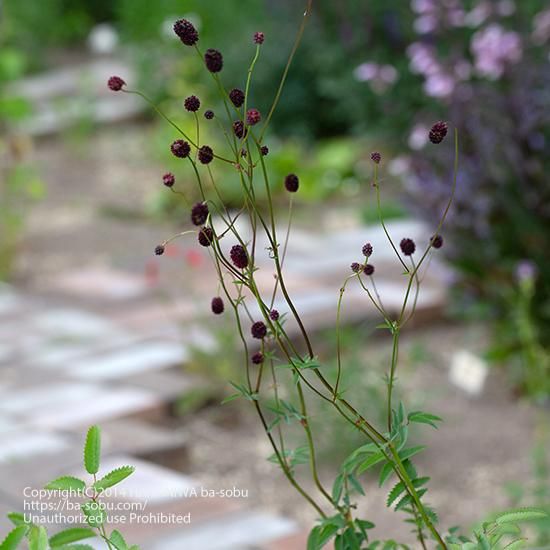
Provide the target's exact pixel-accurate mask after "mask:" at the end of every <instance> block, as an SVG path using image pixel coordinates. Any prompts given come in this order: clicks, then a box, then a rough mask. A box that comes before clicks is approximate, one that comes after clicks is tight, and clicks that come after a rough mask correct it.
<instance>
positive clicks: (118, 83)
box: [107, 76, 126, 92]
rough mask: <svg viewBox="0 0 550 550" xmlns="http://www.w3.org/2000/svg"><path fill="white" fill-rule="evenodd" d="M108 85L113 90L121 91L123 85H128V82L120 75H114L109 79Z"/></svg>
mask: <svg viewBox="0 0 550 550" xmlns="http://www.w3.org/2000/svg"><path fill="white" fill-rule="evenodd" d="M107 86H109V89H110V90H113V92H119V91H120V90H122V86H126V82H124V80H122V78H120V76H112V77H111V78H109V80H108V81H107Z"/></svg>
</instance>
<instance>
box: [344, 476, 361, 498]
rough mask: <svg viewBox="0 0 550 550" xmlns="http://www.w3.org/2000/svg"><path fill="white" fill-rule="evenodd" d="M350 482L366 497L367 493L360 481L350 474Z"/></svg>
mask: <svg viewBox="0 0 550 550" xmlns="http://www.w3.org/2000/svg"><path fill="white" fill-rule="evenodd" d="M348 480H349V482H350V485H351V486H352V487H353V488H354V489H355V490H356V491H357V492H358V493H359V494H360V495H363V496H365V491H364V490H363V487H362V485H361V483H360V482H359V480H358V479H357V478H356V477H355V476H354V475H353V474H349V476H348Z"/></svg>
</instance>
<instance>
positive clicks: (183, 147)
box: [170, 139, 191, 159]
mask: <svg viewBox="0 0 550 550" xmlns="http://www.w3.org/2000/svg"><path fill="white" fill-rule="evenodd" d="M170 150H171V151H172V154H173V155H174V156H175V157H178V158H180V159H184V158H185V157H188V156H189V153H190V152H191V146H190V145H189V143H187V141H184V140H183V139H177V140H176V141H174V143H172V145H171V146H170Z"/></svg>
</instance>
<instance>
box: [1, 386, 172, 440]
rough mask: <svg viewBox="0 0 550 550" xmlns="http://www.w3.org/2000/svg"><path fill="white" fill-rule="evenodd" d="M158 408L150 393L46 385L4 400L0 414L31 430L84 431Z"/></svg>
mask: <svg viewBox="0 0 550 550" xmlns="http://www.w3.org/2000/svg"><path fill="white" fill-rule="evenodd" d="M160 406H162V401H161V400H160V399H159V398H158V397H157V396H156V395H155V394H154V393H152V392H149V391H146V390H142V389H138V388H128V387H118V388H115V389H112V388H108V387H102V386H100V385H97V384H88V383H79V382H60V383H56V384H52V385H50V386H49V387H48V389H47V391H44V387H43V386H38V387H30V388H28V389H26V390H22V391H20V392H18V393H17V394H15V395H8V396H4V397H3V398H2V400H1V401H0V413H8V414H11V415H13V416H14V417H16V418H18V419H20V420H22V421H23V422H26V423H28V424H29V425H31V426H40V427H43V428H58V429H61V428H67V427H71V426H84V427H87V426H89V425H91V424H94V423H97V422H101V421H102V420H107V419H109V418H113V417H121V416H129V415H131V414H133V413H137V412H141V411H144V410H151V409H155V408H158V407H160Z"/></svg>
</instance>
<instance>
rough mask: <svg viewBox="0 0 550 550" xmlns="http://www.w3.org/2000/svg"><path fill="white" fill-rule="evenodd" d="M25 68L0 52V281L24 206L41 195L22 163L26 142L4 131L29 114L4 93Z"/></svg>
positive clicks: (17, 56)
mask: <svg viewBox="0 0 550 550" xmlns="http://www.w3.org/2000/svg"><path fill="white" fill-rule="evenodd" d="M25 67H26V58H25V57H24V56H23V55H22V54H21V53H19V52H18V51H17V50H15V49H13V48H2V49H0V281H2V280H6V279H8V278H9V276H10V275H11V273H12V270H13V266H14V261H15V257H16V253H17V250H18V247H19V244H20V238H21V234H22V230H23V227H24V214H25V211H26V207H27V203H28V201H31V200H36V199H39V198H40V197H41V196H42V194H43V191H44V188H43V186H42V183H41V182H40V180H39V179H38V178H37V176H36V174H35V171H34V170H33V169H32V168H31V166H30V165H29V164H28V163H27V162H26V160H25V156H26V149H27V148H28V143H27V141H26V140H25V138H22V137H21V136H15V135H10V133H9V132H8V131H7V130H8V127H9V124H10V123H12V122H16V121H19V120H21V119H23V118H25V117H27V116H29V115H30V114H31V109H30V106H29V105H28V103H27V102H26V101H25V100H24V99H22V98H20V97H17V96H15V95H13V93H11V92H10V91H9V89H8V85H9V83H10V82H12V81H14V80H15V79H17V78H18V77H19V76H20V75H21V74H22V73H23V71H24V70H25Z"/></svg>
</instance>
